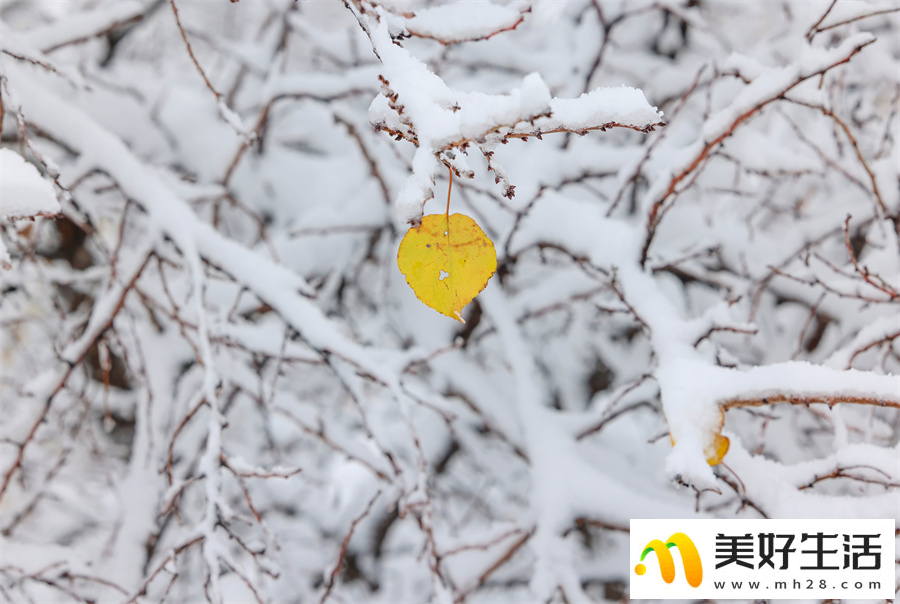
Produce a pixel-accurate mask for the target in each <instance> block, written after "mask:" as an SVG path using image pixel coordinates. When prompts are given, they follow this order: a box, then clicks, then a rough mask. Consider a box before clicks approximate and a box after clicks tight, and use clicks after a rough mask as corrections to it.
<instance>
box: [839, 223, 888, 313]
mask: <svg viewBox="0 0 900 604" xmlns="http://www.w3.org/2000/svg"><path fill="white" fill-rule="evenodd" d="M844 244H845V245H846V246H847V253H848V254H850V262H852V263H853V268H854V269H855V270H856V272H857V273H858V274H859V276H860V277H862V278H863V279H864V280H865V282H866V283H868V284H869V285H871V286H872V287H874V288H875V289H877V290H878V291H881V292H884V293H885V294H887V295H888V296H890V297H891V300H893V299H894V298H897V297H900V292H898V291H897V290H896V289H894V288H893V287H890V286H889V285H887V284H886V283H884V282H883V280H881V281H882V283H876V282H875V281H874V280H873V279H872V276H871V274H870V273H869V269H868V268H863V267H860V266H859V263H858V262H857V261H856V254H854V253H853V245H852V244H851V243H850V215H849V214H848V215H847V218H846V219H845V220H844Z"/></svg>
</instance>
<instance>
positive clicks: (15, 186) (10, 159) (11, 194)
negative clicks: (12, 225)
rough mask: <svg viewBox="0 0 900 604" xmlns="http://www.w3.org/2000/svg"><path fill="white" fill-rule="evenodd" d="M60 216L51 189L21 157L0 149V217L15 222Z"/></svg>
mask: <svg viewBox="0 0 900 604" xmlns="http://www.w3.org/2000/svg"><path fill="white" fill-rule="evenodd" d="M59 212H60V207H59V202H58V201H56V193H54V191H53V185H51V184H50V183H49V182H48V181H47V180H46V179H45V178H44V177H43V176H41V173H40V172H38V169H37V168H36V167H35V166H34V165H33V164H30V163H28V162H26V161H25V158H23V157H22V156H21V155H19V154H18V153H16V152H15V151H13V150H11V149H0V215H2V216H4V217H6V218H13V219H15V218H31V217H34V216H52V215H54V214H58V213H59Z"/></svg>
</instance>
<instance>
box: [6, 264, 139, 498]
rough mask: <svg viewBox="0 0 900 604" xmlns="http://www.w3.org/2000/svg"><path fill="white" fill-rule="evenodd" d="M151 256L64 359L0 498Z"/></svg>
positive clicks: (13, 465)
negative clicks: (100, 321) (101, 319)
mask: <svg viewBox="0 0 900 604" xmlns="http://www.w3.org/2000/svg"><path fill="white" fill-rule="evenodd" d="M151 257H153V254H152V253H151V254H148V255H147V256H146V257H145V258H144V260H143V261H142V262H141V264H140V266H139V267H138V269H137V270H136V271H135V272H134V275H133V276H132V278H131V280H130V281H129V282H128V283H127V284H126V285H125V286H124V287H123V288H122V291H121V292H120V293H119V296H118V298H117V299H116V300H115V303H114V304H113V305H112V310H111V312H110V313H109V316H108V317H106V319H105V321H104V322H103V324H102V325H100V326H99V327H98V328H97V329H95V330H94V333H93V334H92V335H91V336H89V337H87V338H85V339H84V340H82V341H81V342H80V344H79V350H77V351H76V352H75V355H74V358H70V359H64V361H65V363H66V369H65V370H64V371H63V373H62V375H61V376H60V378H59V379H58V380H57V381H56V383H55V384H54V386H53V388H52V389H51V390H50V395H49V396H48V397H47V400H46V401H44V406H43V408H42V409H41V411H40V412H39V413H38V417H37V419H36V420H35V422H34V423H33V424H32V426H31V428H30V429H29V430H28V434H26V435H25V440H24V441H22V442H21V443H19V444H18V448H19V450H18V452H17V453H16V458H15V460H13V463H12V465H11V466H10V467H9V469H8V470H7V471H6V474H5V475H4V477H3V483H2V484H0V500H2V499H3V495H4V494H5V493H6V489H7V488H9V484H10V482H11V481H12V477H13V475H14V474H15V473H16V471H17V470H18V469H19V468H21V466H22V461H23V459H24V457H25V449H26V448H27V447H28V444H29V443H31V442H32V441H33V440H34V437H35V435H36V434H37V431H38V428H40V427H41V425H42V424H43V423H44V420H45V419H46V418H47V414H48V413H49V412H50V407H51V405H52V404H53V401H54V399H55V398H56V395H58V394H59V393H60V392H62V389H63V388H64V387H65V385H66V383H67V382H68V381H69V377H70V376H71V375H72V372H73V371H75V368H76V367H78V366H79V365H80V364H81V362H82V361H84V359H85V358H86V357H87V355H88V353H89V352H90V350H91V348H92V347H93V345H94V343H95V342H96V341H97V340H98V339H99V338H100V337H101V336H102V335H103V333H104V332H105V331H106V330H107V329H109V328H110V327H111V326H112V324H113V321H114V320H115V318H116V317H117V316H118V314H119V311H121V310H122V308H123V307H124V306H125V298H126V297H127V296H128V292H130V291H131V289H132V288H133V287H134V285H135V283H137V280H138V278H139V277H140V276H141V274H143V272H144V268H145V267H146V266H147V263H148V262H149V261H150V258H151Z"/></svg>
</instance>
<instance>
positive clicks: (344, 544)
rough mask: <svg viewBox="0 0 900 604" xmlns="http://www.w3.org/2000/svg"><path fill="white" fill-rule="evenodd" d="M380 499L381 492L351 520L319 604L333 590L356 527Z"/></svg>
mask: <svg viewBox="0 0 900 604" xmlns="http://www.w3.org/2000/svg"><path fill="white" fill-rule="evenodd" d="M379 497H381V491H378V492H376V493H375V496H374V497H372V499H371V500H369V504H368V505H367V506H366V509H364V510H363V511H362V513H361V514H360V515H359V516H357V517H356V518H354V519H353V522H351V523H350V528H349V530H348V531H347V534H346V535H345V536H344V540H343V541H342V542H341V549H340V551H339V552H338V559H337V563H335V565H334V568H333V569H331V574H330V575H329V576H328V581H327V582H326V584H325V593H324V594H322V599H321V600H319V604H324V602H325V600H327V599H328V596H330V595H331V590H332V589H333V588H334V582H335V580H336V579H337V576H338V573H340V572H341V566H343V564H344V556H346V555H347V546H348V545H350V539H352V538H353V532H354V531H355V530H356V527H357V525H359V523H360V522H362V521H363V519H364V518H365V517H366V516H368V515H369V512H371V511H372V506H374V505H375V502H376V501H377V500H378V498H379Z"/></svg>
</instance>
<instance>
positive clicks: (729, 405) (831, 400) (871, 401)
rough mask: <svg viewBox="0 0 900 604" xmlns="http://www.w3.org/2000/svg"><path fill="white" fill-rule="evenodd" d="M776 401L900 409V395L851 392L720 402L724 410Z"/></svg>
mask: <svg viewBox="0 0 900 604" xmlns="http://www.w3.org/2000/svg"><path fill="white" fill-rule="evenodd" d="M775 403H789V404H791V405H803V406H809V405H812V404H816V403H821V404H823V405H828V406H829V407H831V406H833V405H838V404H840V403H847V404H852V405H875V406H877V407H891V408H893V409H900V395H898V397H897V398H896V399H893V400H892V399H881V398H878V397H875V396H856V395H851V394H835V395H827V394H825V395H819V394H814V395H809V396H803V395H799V394H773V395H772V396H764V397H759V398H733V399H730V400H727V401H724V402H721V403H719V406H720V407H721V408H722V410H724V411H727V410H728V409H736V408H738V407H761V406H763V405H774V404H775Z"/></svg>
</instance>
